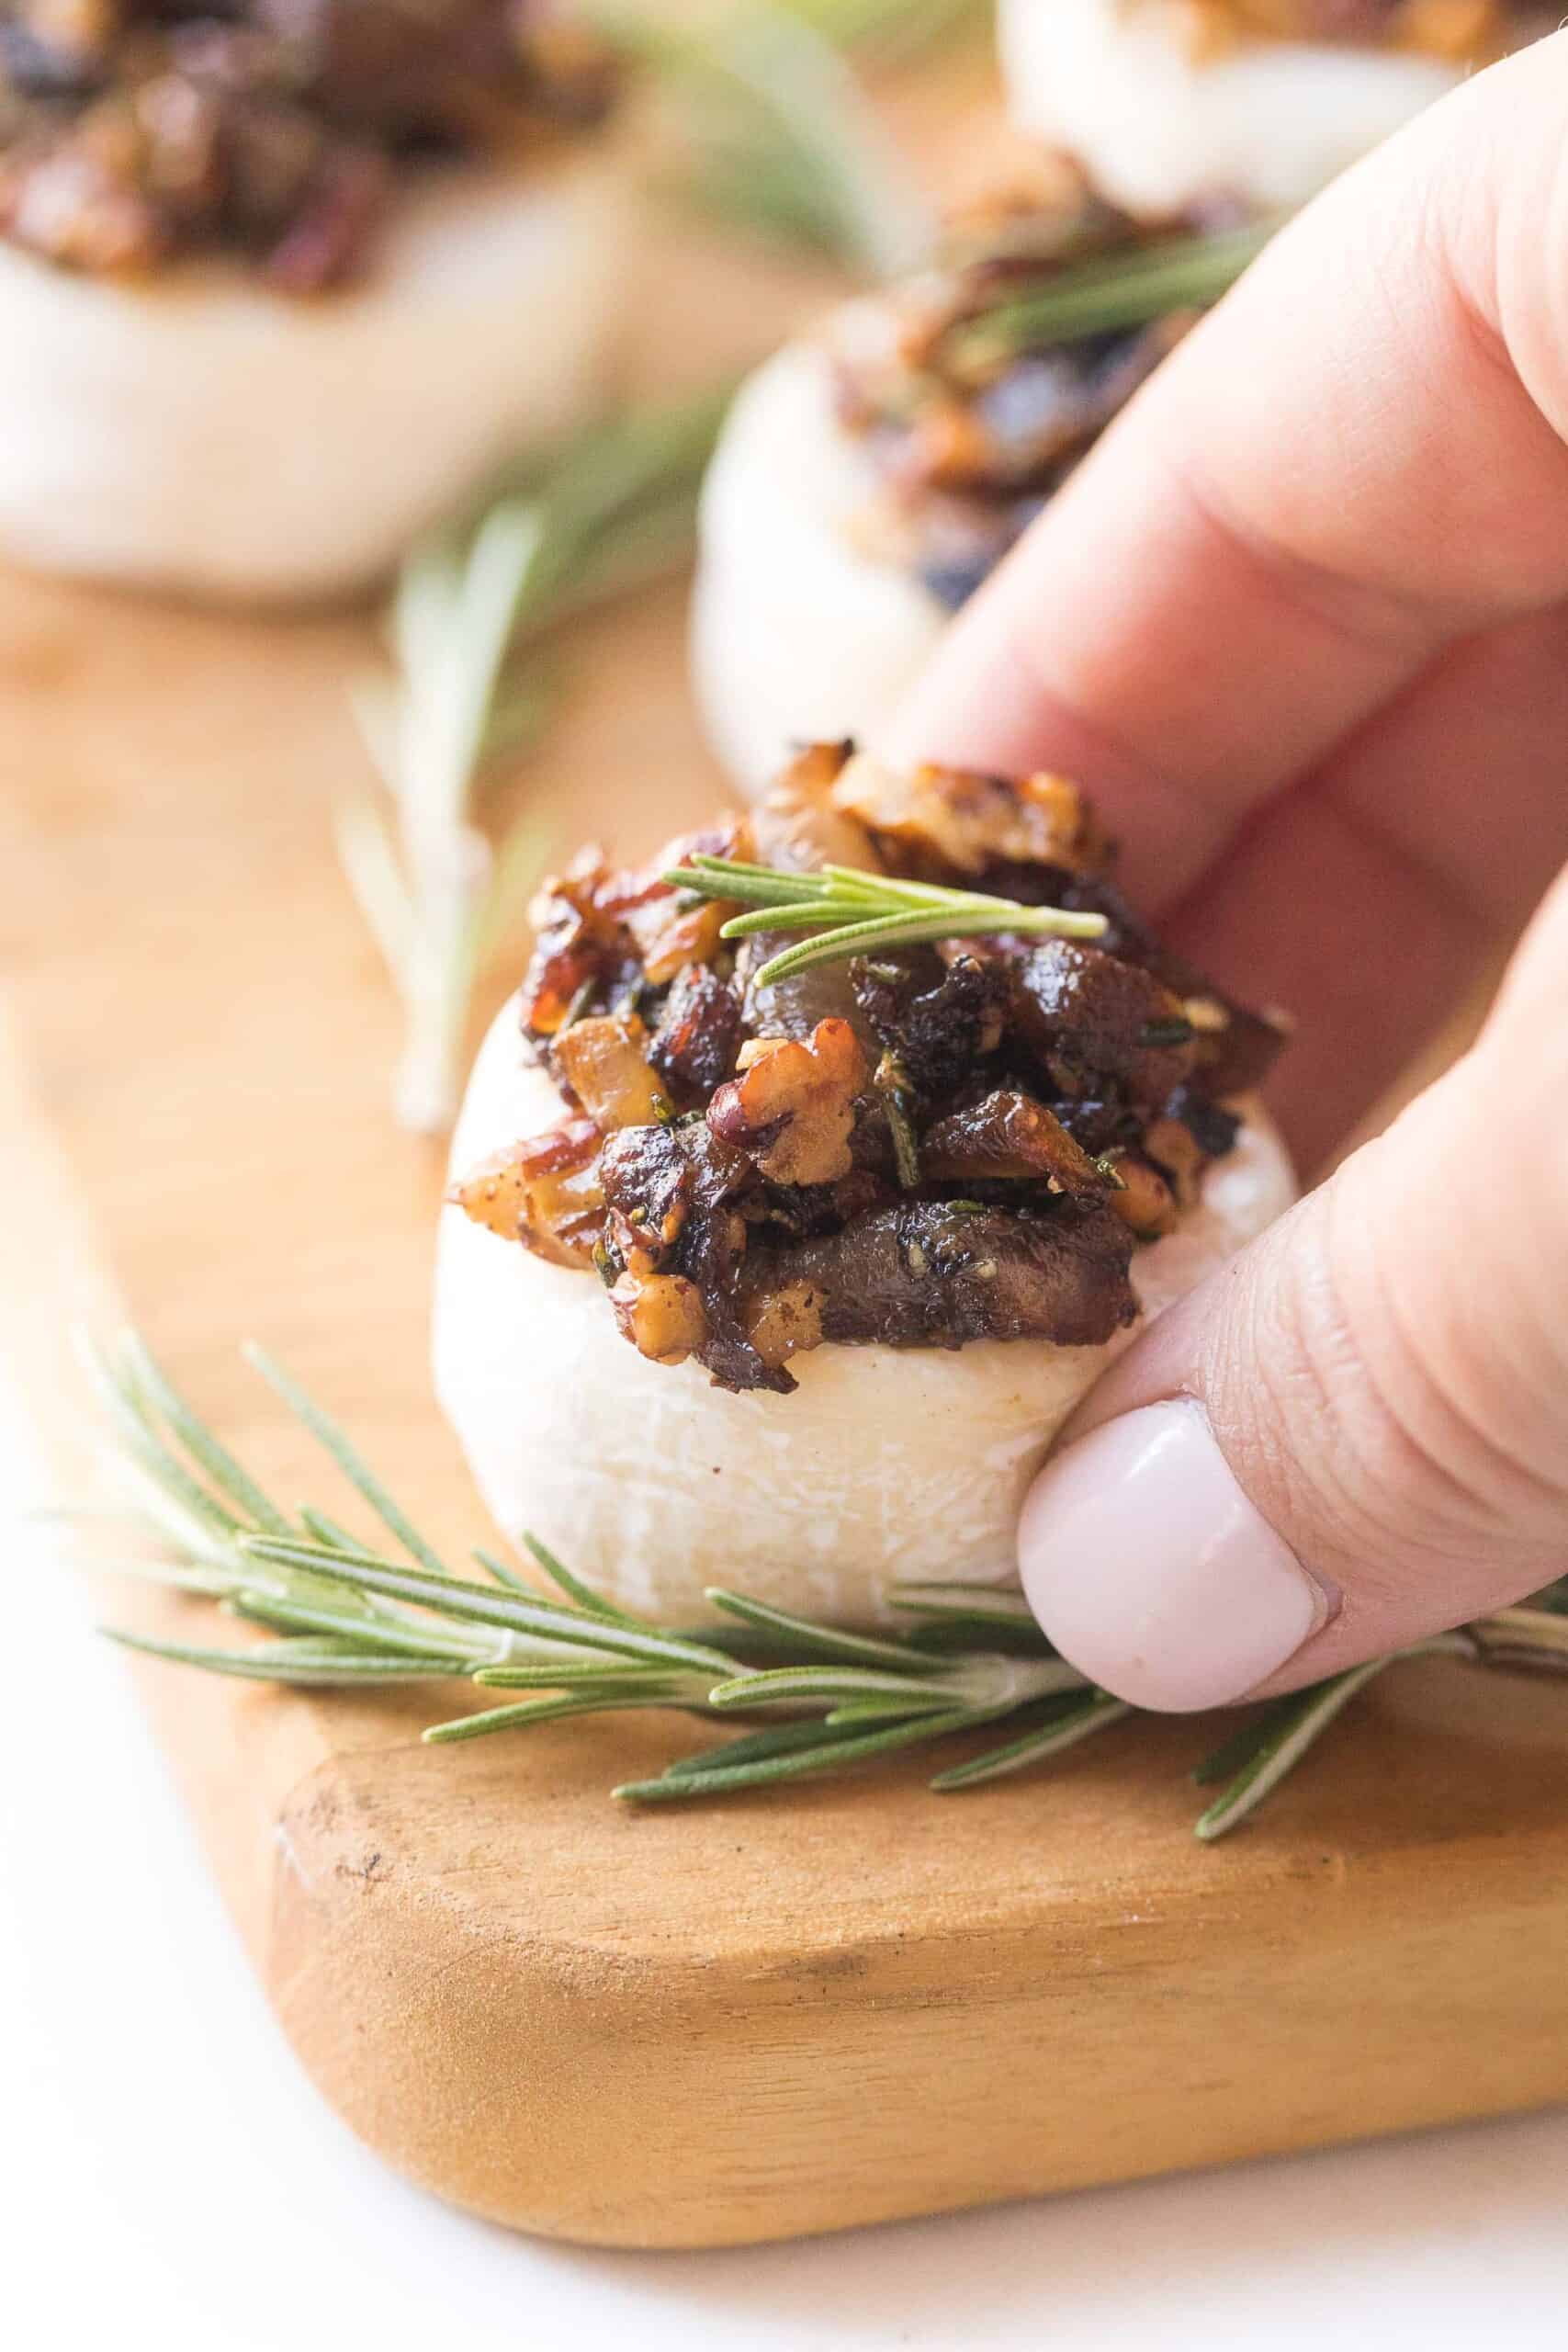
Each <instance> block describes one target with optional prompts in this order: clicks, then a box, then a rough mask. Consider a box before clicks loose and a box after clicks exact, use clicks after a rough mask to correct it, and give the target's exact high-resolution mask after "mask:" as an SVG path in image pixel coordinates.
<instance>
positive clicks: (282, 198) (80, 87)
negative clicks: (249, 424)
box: [0, 0, 615, 294]
mask: <svg viewBox="0 0 1568 2352" xmlns="http://www.w3.org/2000/svg"><path fill="white" fill-rule="evenodd" d="M614 91H615V72H614V68H613V65H612V62H611V60H610V56H609V53H608V51H606V50H605V48H604V45H603V44H602V43H601V42H600V41H599V40H595V39H594V38H592V36H590V35H589V34H587V33H586V32H584V31H583V30H582V29H581V28H577V27H575V26H574V25H573V23H572V21H571V18H570V13H569V12H567V11H566V10H564V9H562V8H560V7H558V6H556V5H555V0H420V5H419V6H408V5H407V0H0V233H3V234H4V235H6V236H7V237H8V238H10V240H11V241H12V242H13V243H16V244H17V245H21V246H25V247H26V248H28V250H29V251H31V252H34V253H37V254H41V255H43V256H44V257H45V258H46V259H47V260H50V261H51V262H54V263H57V264H59V265H61V266H65V267H69V268H73V269H80V270H85V271H90V272H96V273H99V274H106V275H118V274H126V273H131V274H134V273H140V272H145V271H148V270H150V269H153V268H156V267H158V266H160V265H163V264H166V263H169V262H171V261H173V260H175V259H176V258H178V257H180V256H181V255H184V254H194V253H207V252H220V253H224V254H236V255H240V256H242V257H243V258H244V259H246V260H247V261H249V262H250V263H251V264H252V265H253V266H254V267H255V269H256V270H257V272H258V274H259V275H260V276H261V277H263V278H265V280H266V281H267V282H268V283H269V284H272V285H274V286H276V287H277V288H280V289H282V290H284V291H287V292H289V293H297V294H309V293H316V292H320V291H321V289H322V288H327V287H330V286H335V285H338V284H341V283H342V282H343V281H344V279H346V278H349V277H353V276H355V273H356V272H357V271H359V270H360V269H361V268H362V267H363V266H364V265H365V263H366V262H367V257H368V256H369V254H370V253H371V250H372V248H373V244H374V239H375V233H376V230H377V226H378V222H379V220H380V218H381V216H382V213H383V210H384V209H385V206H386V203H387V201H388V198H389V193H390V191H391V189H392V187H393V186H394V184H395V182H396V179H397V176H398V175H399V174H400V173H404V172H408V171H411V170H412V169H414V168H416V167H417V166H419V165H421V164H427V163H429V162H431V161H432V160H439V159H441V158H446V159H451V158H454V157H466V156H471V155H474V154H478V153H485V154H492V153H502V152H510V151H513V150H515V149H517V148H520V147H521V148H526V147H528V146H530V145H532V144H536V143H537V142H538V141H541V140H543V139H546V138H548V137H550V136H554V135H558V134H559V133H560V132H562V131H563V130H581V129H586V128H588V127H590V126H592V125H593V124H595V123H597V122H599V121H601V120H602V119H604V117H605V115H606V114H607V113H608V112H609V110H610V108H611V107H612V104H613V100H614Z"/></svg>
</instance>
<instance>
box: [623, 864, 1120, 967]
mask: <svg viewBox="0 0 1568 2352" xmlns="http://www.w3.org/2000/svg"><path fill="white" fill-rule="evenodd" d="M663 879H664V880H665V881H666V882H667V883H669V884H670V885H671V887H672V888H675V889H678V890H684V891H688V892H690V893H692V894H693V895H694V896H695V897H697V898H704V899H719V900H721V901H722V902H724V903H725V904H732V905H735V906H739V907H745V908H747V909H749V910H750V911H749V912H747V913H745V914H739V915H731V916H730V918H729V920H728V922H726V923H725V924H724V926H723V928H722V932H721V936H722V937H723V938H725V939H748V938H750V937H752V936H753V935H754V934H756V933H772V932H778V931H814V932H816V933H818V937H817V938H815V939H812V940H808V941H807V942H806V943H804V944H802V945H801V946H799V947H785V948H783V949H781V950H780V952H779V953H778V954H777V955H775V956H770V957H769V959H768V961H767V962H766V963H765V964H763V965H762V967H761V969H760V970H759V971H758V973H757V975H756V985H757V986H758V987H759V988H770V987H772V986H773V982H774V981H775V980H783V979H787V978H789V976H790V975H791V973H793V972H804V971H807V970H808V969H809V968H810V967H811V966H812V965H814V964H830V963H834V962H836V961H838V960H839V959H840V958H841V957H843V956H877V955H881V954H884V953H886V950H888V949H889V948H899V947H912V946H917V945H919V944H921V943H923V942H926V941H930V940H937V939H980V938H985V937H987V936H995V935H997V934H998V933H1009V934H1021V935H1023V936H1025V937H1037V938H1041V937H1043V938H1057V939H1099V938H1100V936H1101V935H1102V933H1104V931H1105V929H1106V920H1105V917H1104V916H1103V915H1099V914H1078V913H1076V912H1074V911H1072V910H1070V909H1068V908H1066V907H1038V906H1025V905H1024V904H1022V902H1021V900H1019V899H1001V898H997V897H995V896H994V895H993V894H992V893H990V892H988V891H985V890H953V889H946V888H939V887H938V886H937V885H936V884H934V883H926V882H906V881H902V880H898V879H897V878H896V877H894V876H890V875H880V874H868V873H864V872H863V871H862V870H861V869H860V868H859V867H857V866H850V865H829V866H825V867H824V868H823V869H822V871H821V873H819V874H793V873H787V872H785V871H784V870H783V869H782V868H780V867H776V866H769V865H749V864H747V863H745V862H744V861H741V860H737V859H732V858H724V857H707V856H694V857H693V858H692V859H691V861H690V863H689V864H688V865H679V866H675V867H673V868H672V869H671V871H670V872H669V873H667V874H666V875H665V876H663Z"/></svg>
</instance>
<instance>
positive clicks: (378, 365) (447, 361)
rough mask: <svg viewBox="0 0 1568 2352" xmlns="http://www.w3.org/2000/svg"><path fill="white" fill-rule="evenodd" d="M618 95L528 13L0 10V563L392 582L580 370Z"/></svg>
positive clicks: (60, 5) (578, 394)
mask: <svg viewBox="0 0 1568 2352" xmlns="http://www.w3.org/2000/svg"><path fill="white" fill-rule="evenodd" d="M620 99H621V93H620V87H619V77H618V74H617V72H616V69H615V64H614V62H613V61H612V59H611V57H610V55H609V53H608V51H606V50H605V49H604V47H603V45H602V44H601V43H600V42H599V41H597V40H593V39H591V38H590V37H589V36H588V35H587V34H585V33H583V32H582V31H581V30H578V29H574V28H573V26H572V23H571V20H570V15H569V14H568V13H567V12H565V11H563V10H561V9H560V8H558V7H557V6H555V5H553V0H429V5H427V6H422V7H420V8H418V9H412V10H411V9H409V8H407V7H405V6H402V5H401V0H304V5H299V0H223V5H221V6H220V5H218V0H0V349H4V351H5V354H6V360H5V366H4V368H0V552H3V553H5V554H6V555H9V556H14V557H17V558H20V559H21V560H25V561H28V562H31V563H35V564H38V565H39V566H42V567H45V568H49V569H57V570H61V571H73V572H81V573H85V574H90V575H97V576H102V577H106V578H113V579H119V580H127V581H132V582H142V583H146V584H150V585H155V586H159V587H165V588H170V589H175V590H177V591H181V592H185V593H190V594H210V595H218V596H224V597H237V598H258V599H260V598H265V599H273V598H294V597H319V596H324V595H331V594H338V593H341V592H344V591H346V590H350V589H353V588H355V587H357V586H360V585H362V584H363V583H365V582H367V581H369V580H371V579H373V578H374V577H376V576H377V575H378V574H379V573H381V572H383V571H386V570H388V569H389V567H390V566H391V565H392V564H393V563H394V562H395V561H396V560H397V559H398V558H399V556H400V554H401V553H402V552H403V550H404V549H405V548H406V547H407V546H408V544H409V542H410V541H411V540H412V538H413V537H416V536H417V535H418V533H419V532H420V531H422V530H423V529H425V528H426V527H428V526H430V525H431V524H433V523H434V522H436V521H438V520H440V519H441V517H442V516H443V515H445V514H446V513H447V512H449V511H450V510H451V509H452V508H453V507H454V506H456V505H457V504H459V503H461V502H463V501H464V500H465V499H467V498H468V497H469V496H471V495H472V494H474V493H475V492H476V491H477V490H478V489H479V487H480V485H481V484H482V483H483V481H485V480H486V478H487V477H488V476H490V475H491V473H492V472H493V471H494V470H495V469H497V468H498V467H500V466H501V465H502V463H503V462H505V461H506V460H508V459H509V458H513V457H515V456H516V455H517V454H518V452H519V450H520V449H526V448H527V447H530V446H532V445H534V444H536V443H537V442H540V441H542V440H544V439H546V438H547V437H548V436H550V435H553V434H556V433H558V432H559V431H561V430H563V429H564V428H565V427H566V426H567V425H568V424H570V423H571V422H572V421H573V419H574V418H575V416H576V414H577V413H578V412H579V411H580V410H581V406H582V405H583V403H584V402H585V401H590V400H591V399H592V397H593V395H594V393H595V392H596V391H597V390H598V389H599V387H600V384H601V379H602V377H603V373H604V365H605V361H606V357H607V347H608V343H609V340H610V336H611V334H612V331H613V328H614V325H615V313H616V307H617V299H618V293H619V288H620V285H621V280H622V274H623V254H624V247H625V243H626V226H627V220H628V215H629V213H630V210H631V205H630V198H629V193H628V181H629V174H628V158H627V153H626V146H627V138H626V124H625V120H624V117H625V112H626V109H625V107H624V106H623V105H622V104H621V103H620Z"/></svg>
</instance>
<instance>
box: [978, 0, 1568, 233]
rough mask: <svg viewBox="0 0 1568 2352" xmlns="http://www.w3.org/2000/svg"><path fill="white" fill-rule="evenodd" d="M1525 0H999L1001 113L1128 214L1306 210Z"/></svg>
mask: <svg viewBox="0 0 1568 2352" xmlns="http://www.w3.org/2000/svg"><path fill="white" fill-rule="evenodd" d="M1555 21H1556V12H1555V11H1551V10H1547V9H1544V8H1542V7H1540V6H1536V5H1533V0H998V17H997V23H998V40H999V41H1000V46H1001V55H1002V67H1003V73H1004V75H1005V78H1006V81H1007V85H1008V93H1009V102H1010V107H1011V111H1012V115H1013V119H1014V120H1015V121H1016V122H1017V123H1018V124H1019V125H1020V126H1021V128H1022V129H1024V130H1030V131H1032V132H1034V133H1035V134H1037V135H1038V136H1039V137H1040V138H1042V139H1046V140H1050V141H1055V142H1056V143H1059V144H1060V145H1061V146H1063V147H1066V148H1067V149H1068V150H1069V151H1070V152H1071V153H1074V154H1076V155H1077V156H1079V157H1081V159H1082V161H1083V163H1084V164H1085V165H1086V167H1087V168H1088V169H1089V170H1090V171H1091V172H1092V173H1093V174H1094V175H1095V177H1096V178H1097V180H1098V181H1099V183H1100V186H1101V187H1103V188H1104V189H1105V191H1106V193H1107V194H1108V195H1109V196H1111V197H1112V198H1115V200H1116V201H1117V202H1118V203H1120V204H1124V205H1126V206H1128V207H1129V208H1130V209H1132V210H1133V211H1134V212H1163V211H1167V210H1168V209H1171V208H1172V207H1175V206H1179V205H1184V204H1190V203H1191V202H1193V201H1194V200H1196V199H1197V198H1200V197H1201V196H1203V195H1205V194H1208V193H1210V192H1212V191H1214V190H1216V189H1220V190H1224V191H1226V192H1227V193H1229V194H1231V195H1233V196H1238V197H1246V198H1251V199H1253V200H1254V201H1255V202H1258V203H1259V204H1265V205H1289V204H1298V203H1301V202H1303V200H1304V199H1305V198H1307V197H1309V196H1311V195H1312V194H1313V193H1314V190H1315V189H1317V188H1319V187H1322V186H1323V185H1324V183H1325V181H1327V180H1330V179H1332V178H1333V176H1334V175H1335V174H1336V173H1337V172H1338V171H1342V170H1343V169H1344V167H1345V166H1346V164H1350V163H1353V162H1354V161H1355V159H1356V157H1357V156H1358V155H1360V154H1364V153H1366V151H1367V149H1368V148H1370V147H1374V146H1376V145H1377V143H1378V141H1380V140H1381V139H1384V138H1386V137H1387V136H1388V134H1389V132H1390V131H1392V130H1397V129H1398V127H1399V125H1400V124H1401V123H1402V122H1404V121H1405V120H1406V119H1407V118H1408V117H1409V116H1411V115H1413V114H1416V113H1418V112H1419V111H1420V109H1421V108H1422V107H1425V106H1429V105H1430V104H1431V102H1432V101H1433V99H1435V98H1438V97H1441V96H1442V95H1443V93H1444V91H1445V90H1448V89H1450V88H1451V87H1452V85H1454V84H1455V83H1456V82H1459V81H1461V80H1462V79H1463V77H1464V75H1465V74H1468V73H1469V72H1471V70H1472V68H1473V67H1475V66H1477V65H1482V64H1486V63H1488V62H1490V61H1491V60H1492V59H1493V58H1495V57H1498V56H1501V55H1502V54H1503V53H1504V52H1505V51H1507V50H1510V49H1517V48H1519V47H1521V46H1522V45H1523V44H1524V43H1525V42H1526V41H1529V40H1536V39H1538V38H1539V37H1540V34H1542V33H1544V32H1547V31H1549V30H1550V29H1551V26H1552V24H1553V23H1554V22H1555Z"/></svg>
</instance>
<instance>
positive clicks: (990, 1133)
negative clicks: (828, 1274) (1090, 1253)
mask: <svg viewBox="0 0 1568 2352" xmlns="http://www.w3.org/2000/svg"><path fill="white" fill-rule="evenodd" d="M920 1165H921V1168H922V1170H924V1172H925V1174H926V1175H928V1176H933V1177H938V1178H942V1177H951V1178H953V1179H954V1180H956V1181H957V1182H960V1183H970V1184H977V1183H987V1182H989V1183H998V1182H1003V1183H1005V1182H1016V1183H1029V1182H1033V1183H1043V1184H1044V1185H1045V1187H1046V1189H1047V1191H1049V1192H1052V1193H1071V1194H1072V1196H1073V1197H1074V1198H1075V1199H1076V1200H1098V1199H1100V1198H1101V1197H1102V1196H1103V1195H1104V1194H1105V1193H1109V1192H1110V1191H1111V1186H1112V1183H1113V1182H1114V1179H1113V1178H1112V1177H1111V1176H1109V1175H1108V1174H1107V1172H1106V1170H1104V1169H1103V1168H1102V1167H1101V1166H1100V1164H1099V1162H1098V1161H1096V1160H1093V1159H1090V1158H1089V1154H1088V1152H1087V1151H1085V1149H1084V1148H1083V1146H1082V1145H1081V1144H1079V1143H1075V1142H1074V1140H1073V1138H1072V1136H1070V1135H1069V1134H1068V1133H1067V1131H1066V1127H1064V1126H1063V1125H1062V1123H1061V1121H1060V1120H1059V1119H1057V1118H1055V1117H1054V1116H1053V1114H1051V1113H1050V1112H1049V1111H1048V1110H1047V1109H1046V1108H1045V1105H1044V1104H1043V1103H1036V1102H1035V1101H1034V1100H1033V1099H1032V1096H1030V1095H1027V1094H1021V1093H1019V1092H1018V1091H1017V1090H1016V1089H1013V1088H998V1090H997V1091H996V1092H995V1093H993V1094H987V1095H986V1096H984V1097H983V1098H982V1100H981V1101H980V1102H978V1103H972V1104H971V1105H970V1106H969V1107H968V1109H966V1110H963V1111H954V1112H953V1113H951V1114H949V1116H948V1117H947V1118H945V1119H939V1120H938V1121H937V1123H936V1125H935V1126H933V1127H931V1128H930V1129H928V1131H927V1134H926V1136H925V1140H924V1142H923V1143H922V1145H921V1148H920Z"/></svg>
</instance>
